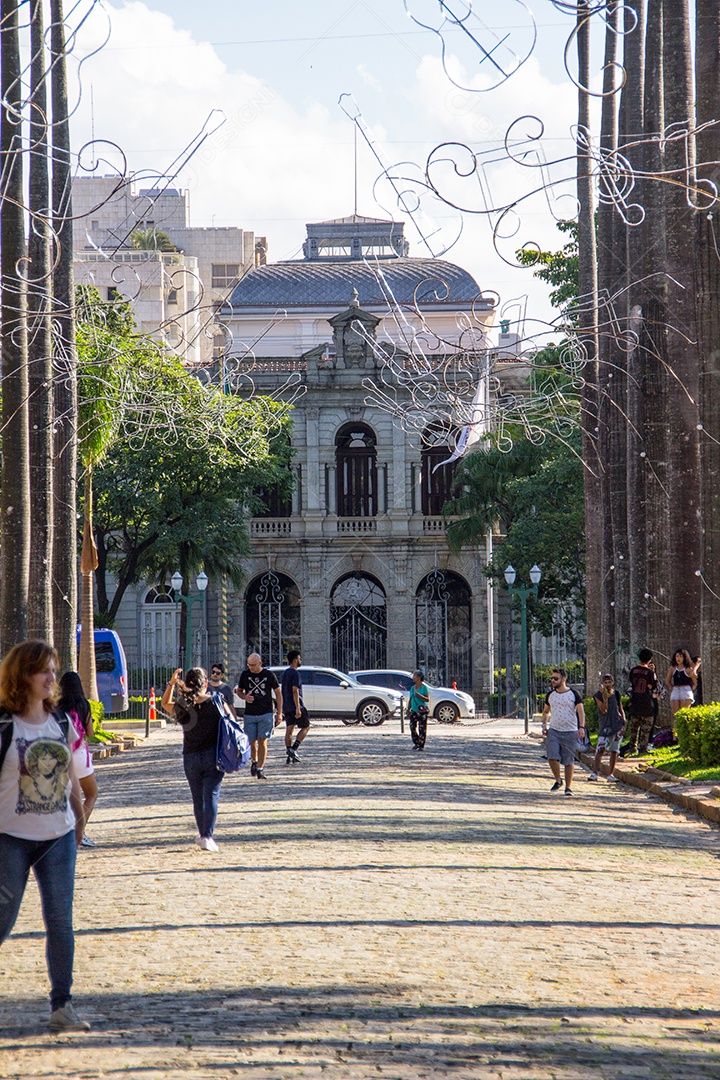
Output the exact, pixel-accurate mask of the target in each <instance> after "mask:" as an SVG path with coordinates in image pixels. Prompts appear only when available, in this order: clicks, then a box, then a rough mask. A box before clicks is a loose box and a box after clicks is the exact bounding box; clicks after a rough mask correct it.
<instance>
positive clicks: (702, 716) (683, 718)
mask: <svg viewBox="0 0 720 1080" xmlns="http://www.w3.org/2000/svg"><path fill="white" fill-rule="evenodd" d="M675 725H676V731H677V737H678V744H679V747H680V753H681V754H682V755H683V757H686V758H690V759H691V760H692V761H697V762H699V763H700V765H704V766H705V767H710V766H713V765H720V704H718V703H717V702H714V703H713V704H712V705H698V706H695V707H694V708H692V709H680V710H679V711H678V712H677V713H676V714H675Z"/></svg>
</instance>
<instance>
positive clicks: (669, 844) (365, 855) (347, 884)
mask: <svg viewBox="0 0 720 1080" xmlns="http://www.w3.org/2000/svg"><path fill="white" fill-rule="evenodd" d="M280 743H281V739H280V738H278V737H276V738H274V739H273V740H272V743H271V752H270V761H269V769H268V772H269V775H270V779H269V780H268V782H267V783H262V782H259V781H255V780H252V779H251V778H250V776H249V775H247V774H246V773H244V774H241V775H239V776H232V777H230V778H228V779H227V780H226V781H225V783H224V785H223V793H222V802H221V812H220V818H219V822H218V829H217V834H216V835H217V839H218V842H219V844H220V852H219V853H218V854H216V855H212V854H210V853H205V852H201V851H200V850H199V849H198V848H196V847H195V846H194V845H193V843H192V839H193V836H194V833H195V830H194V827H193V821H192V815H191V811H190V800H189V795H188V790H187V786H186V783H185V780H184V777H183V775H182V769H181V760H180V740H179V735H178V733H177V732H176V731H174V730H173V731H170V730H168V731H164V732H158V733H156V734H154V735H153V736H152V738H151V740H150V742H149V743H148V744H146V745H145V746H144V747H143V748H142V749H140V750H136V751H133V752H131V753H128V754H125V755H121V756H120V757H119V758H113V759H111V760H110V761H109V762H108V763H107V764H105V765H102V766H101V768H100V769H99V781H100V789H101V795H100V800H99V803H98V808H97V812H96V814H95V818H94V820H93V822H92V828H91V830H90V831H91V834H92V836H93V837H94V838H95V839H96V841H97V843H98V846H97V848H96V849H95V850H94V851H87V850H86V851H83V852H82V854H81V856H80V868H79V873H78V886H77V904H76V926H77V960H76V985H75V994H76V1002H77V1005H78V1007H79V1009H80V1010H81V1011H82V1014H83V1015H84V1016H86V1017H87V1018H88V1019H90V1020H92V1022H93V1030H92V1032H91V1033H90V1034H89V1035H82V1036H62V1037H53V1036H50V1035H49V1034H47V1033H46V1024H47V1015H48V1014H47V1003H46V994H47V984H46V975H45V964H44V956H43V935H42V931H41V922H40V917H39V910H38V903H37V893H36V889H35V886H34V885H32V886H30V887H29V889H28V894H27V896H26V900H25V903H24V905H23V909H22V912H21V916H20V919H19V921H18V924H17V927H16V931H15V933H14V935H13V937H12V938H11V939H10V940H9V941H8V942H6V943H5V945H4V946H3V947H2V949H0V970H1V971H2V975H3V979H2V986H3V991H2V999H1V1000H0V1076H2V1077H22V1078H23V1080H30V1078H36V1077H43V1078H53V1080H54V1078H60V1077H82V1078H84V1080H90V1078H93V1077H101V1076H102V1077H120V1076H129V1077H138V1078H143V1080H175V1078H179V1077H182V1078H191V1080H200V1078H203V1080H204V1078H210V1077H212V1078H214V1080H225V1078H226V1077H232V1076H241V1077H245V1078H248V1080H287V1078H291V1077H292V1078H295V1077H308V1078H317V1077H320V1076H323V1077H329V1078H333V1080H334V1078H338V1080H340V1078H351V1080H360V1078H367V1077H373V1078H377V1077H386V1078H397V1080H411V1078H412V1080H414V1078H420V1077H436V1076H441V1075H449V1076H451V1077H456V1078H458V1080H465V1078H472V1080H474V1078H483V1080H485V1078H487V1080H551V1078H553V1080H586V1078H593V1080H595V1078H601V1080H619V1078H621V1077H622V1078H626V1077H630V1078H635V1077H646V1076H647V1077H653V1078H668V1080H686V1078H687V1080H704V1078H706V1077H718V1078H720V1043H719V1041H718V1035H719V1032H720V1011H719V1009H720V1006H719V1002H718V975H717V973H718V971H719V970H720V963H719V961H720V947H719V942H720V913H719V912H718V883H719V881H720V862H719V861H718V856H719V854H720V831H718V830H717V829H715V828H714V827H713V826H711V825H709V824H708V823H706V822H701V821H698V820H696V819H694V818H692V817H689V816H687V815H686V814H685V813H683V812H680V811H677V810H674V809H673V808H671V807H669V806H667V805H666V804H664V803H662V802H661V801H659V800H658V799H656V798H654V797H652V796H647V795H645V794H643V793H640V792H636V791H633V790H628V789H626V788H624V787H621V788H620V790H618V787H616V786H613V785H610V784H607V783H601V782H598V783H597V784H589V783H586V782H585V776H586V775H587V773H584V772H581V774H580V776H578V778H577V780H576V784H575V788H576V797H575V798H574V799H566V798H564V797H563V796H560V797H558V796H557V795H553V794H551V793H550V791H549V788H550V782H551V780H550V776H549V771H548V768H547V763H546V762H544V761H541V760H540V756H539V755H540V751H539V748H538V745H537V743H534V742H531V741H529V740H525V739H522V738H510V737H507V736H501V735H497V734H494V733H493V731H492V729H491V728H490V727H487V726H482V725H480V724H478V725H475V726H462V727H452V728H443V727H439V726H437V725H431V727H430V732H429V740H428V746H427V749H426V751H425V752H424V753H423V754H420V753H416V752H414V751H413V750H412V749H411V747H410V740H409V737H408V736H404V737H401V736H400V734H399V730H398V727H397V725H394V726H393V727H391V726H390V725H385V726H384V727H382V728H378V729H365V728H362V729H356V728H342V727H339V726H338V727H334V726H331V725H318V726H317V727H316V728H314V729H313V730H312V732H311V734H310V737H309V739H308V741H307V743H306V747H307V749H306V752H305V753H304V754H303V761H302V764H301V765H298V766H293V767H286V766H285V765H284V755H282V753H281V746H280Z"/></svg>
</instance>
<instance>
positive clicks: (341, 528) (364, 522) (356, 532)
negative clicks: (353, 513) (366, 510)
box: [337, 517, 377, 536]
mask: <svg viewBox="0 0 720 1080" xmlns="http://www.w3.org/2000/svg"><path fill="white" fill-rule="evenodd" d="M337 531H338V533H340V535H341V536H371V535H372V534H373V533H376V532H377V521H376V519H375V518H370V517H363V518H338V519H337Z"/></svg>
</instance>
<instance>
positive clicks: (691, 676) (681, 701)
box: [665, 649, 697, 717]
mask: <svg viewBox="0 0 720 1080" xmlns="http://www.w3.org/2000/svg"><path fill="white" fill-rule="evenodd" d="M696 684H697V671H696V668H695V665H694V664H693V662H692V660H691V659H690V653H689V652H688V651H687V649H676V650H675V652H674V653H673V662H672V664H671V665H670V667H669V668H668V673H667V675H666V677H665V685H666V686H667V688H668V690H669V691H670V708H671V709H672V714H673V717H674V716H675V713H676V712H678V711H679V710H680V709H687V708H689V706H690V705H692V703H693V701H694V700H695V686H696Z"/></svg>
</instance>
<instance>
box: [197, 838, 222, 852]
mask: <svg viewBox="0 0 720 1080" xmlns="http://www.w3.org/2000/svg"><path fill="white" fill-rule="evenodd" d="M200 847H201V848H202V849H203V851H219V850H220V848H219V847H218V846H217V844H216V843H215V841H214V840H213V838H212V836H203V838H202V839H201V841H200Z"/></svg>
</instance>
